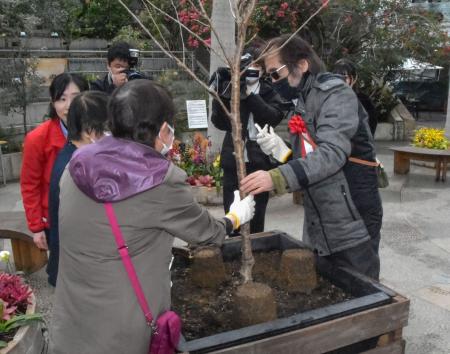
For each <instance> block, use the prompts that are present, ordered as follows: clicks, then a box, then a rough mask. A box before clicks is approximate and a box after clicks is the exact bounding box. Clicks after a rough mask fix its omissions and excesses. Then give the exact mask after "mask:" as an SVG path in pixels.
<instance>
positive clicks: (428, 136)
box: [413, 128, 449, 150]
mask: <svg viewBox="0 0 450 354" xmlns="http://www.w3.org/2000/svg"><path fill="white" fill-rule="evenodd" d="M413 145H414V146H417V147H423V148H427V149H439V150H446V149H448V147H449V141H448V139H447V138H446V137H445V136H444V129H435V128H420V129H418V130H416V132H415V134H414V138H413Z"/></svg>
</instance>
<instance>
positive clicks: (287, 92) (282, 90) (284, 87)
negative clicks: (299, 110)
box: [272, 77, 299, 100]
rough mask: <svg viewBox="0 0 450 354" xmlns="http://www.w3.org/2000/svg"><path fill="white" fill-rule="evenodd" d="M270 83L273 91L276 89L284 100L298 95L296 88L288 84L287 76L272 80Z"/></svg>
mask: <svg viewBox="0 0 450 354" xmlns="http://www.w3.org/2000/svg"><path fill="white" fill-rule="evenodd" d="M272 85H273V88H274V89H275V91H277V92H278V93H279V94H280V95H281V96H282V97H283V98H285V99H286V100H293V99H294V98H297V97H298V94H299V92H298V88H297V87H292V86H291V85H289V81H288V79H287V77H285V78H284V79H281V80H278V81H276V82H274V83H273V84H272Z"/></svg>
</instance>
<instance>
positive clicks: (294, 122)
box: [288, 114, 307, 135]
mask: <svg viewBox="0 0 450 354" xmlns="http://www.w3.org/2000/svg"><path fill="white" fill-rule="evenodd" d="M288 127H289V131H290V132H291V134H298V135H300V134H302V133H306V132H307V130H306V124H305V121H304V120H303V118H302V116H301V115H300V114H294V115H293V116H292V117H291V119H290V120H289V123H288Z"/></svg>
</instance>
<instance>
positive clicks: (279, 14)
mask: <svg viewBox="0 0 450 354" xmlns="http://www.w3.org/2000/svg"><path fill="white" fill-rule="evenodd" d="M284 16H285V13H284V11H281V10H279V11H277V17H284Z"/></svg>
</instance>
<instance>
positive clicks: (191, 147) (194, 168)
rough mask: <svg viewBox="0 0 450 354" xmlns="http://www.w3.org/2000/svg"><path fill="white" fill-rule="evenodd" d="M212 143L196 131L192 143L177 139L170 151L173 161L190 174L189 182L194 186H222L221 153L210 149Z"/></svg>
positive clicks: (218, 187)
mask: <svg viewBox="0 0 450 354" xmlns="http://www.w3.org/2000/svg"><path fill="white" fill-rule="evenodd" d="M210 146H211V144H210V141H209V140H208V139H207V138H205V137H204V136H203V135H202V134H201V133H195V134H194V137H193V138H192V144H185V143H181V142H179V141H175V142H174V145H173V148H172V150H171V152H170V157H171V159H172V161H173V162H174V163H175V164H176V165H177V166H179V167H180V168H181V169H183V170H184V171H186V174H187V175H188V179H187V182H188V183H189V184H190V185H192V186H205V187H216V188H217V189H218V190H219V189H220V187H221V186H222V177H223V171H222V168H221V167H220V155H219V154H214V153H211V152H210V151H209V148H210Z"/></svg>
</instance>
